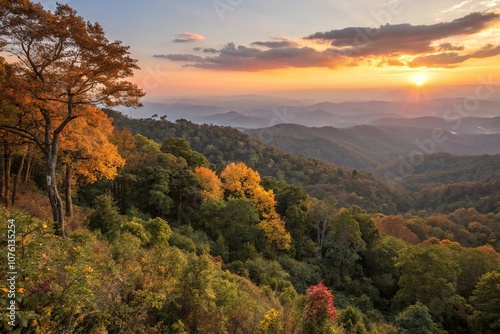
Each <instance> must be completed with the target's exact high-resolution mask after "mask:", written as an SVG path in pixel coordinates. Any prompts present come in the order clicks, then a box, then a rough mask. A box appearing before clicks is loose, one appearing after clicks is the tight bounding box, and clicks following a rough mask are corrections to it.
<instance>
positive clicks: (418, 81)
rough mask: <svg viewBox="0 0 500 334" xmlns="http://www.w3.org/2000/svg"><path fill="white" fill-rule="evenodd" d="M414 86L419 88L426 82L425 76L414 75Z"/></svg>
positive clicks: (421, 74) (420, 74)
mask: <svg viewBox="0 0 500 334" xmlns="http://www.w3.org/2000/svg"><path fill="white" fill-rule="evenodd" d="M412 80H413V82H414V83H415V85H417V86H419V87H421V86H423V85H424V84H425V83H426V82H427V76H426V75H425V74H423V73H418V74H415V75H414V76H413V78H412Z"/></svg>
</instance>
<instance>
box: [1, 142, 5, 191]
mask: <svg viewBox="0 0 500 334" xmlns="http://www.w3.org/2000/svg"><path fill="white" fill-rule="evenodd" d="M4 173H5V150H4V147H3V145H0V185H1V186H0V200H2V201H3V194H4V193H5V182H4V180H5V175H4Z"/></svg>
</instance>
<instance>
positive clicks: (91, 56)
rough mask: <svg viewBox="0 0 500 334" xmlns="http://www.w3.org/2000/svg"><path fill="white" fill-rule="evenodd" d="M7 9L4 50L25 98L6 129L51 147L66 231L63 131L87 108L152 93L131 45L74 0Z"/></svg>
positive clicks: (2, 25) (50, 176)
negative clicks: (83, 13)
mask: <svg viewBox="0 0 500 334" xmlns="http://www.w3.org/2000/svg"><path fill="white" fill-rule="evenodd" d="M0 7H1V8H2V9H3V11H4V13H3V15H2V16H1V17H0V34H1V36H0V40H1V42H0V45H2V50H1V51H4V52H7V53H9V54H11V55H13V56H15V57H16V59H17V60H18V61H16V62H15V63H14V64H12V67H13V69H14V72H15V74H16V77H17V80H12V81H11V82H9V84H10V85H13V87H14V88H15V89H16V93H17V95H18V96H21V97H23V98H24V101H19V99H17V100H18V101H17V102H16V104H17V106H18V109H17V111H16V116H17V122H16V124H5V123H4V122H3V121H2V122H1V123H0V128H2V129H4V130H7V131H9V132H11V133H14V134H16V135H18V136H20V137H22V138H25V139H28V140H30V141H33V142H34V143H35V144H36V145H37V146H38V147H39V148H40V149H41V151H42V152H43V153H44V156H45V165H46V169H47V170H46V171H47V188H48V196H49V199H50V204H51V207H52V215H53V219H54V220H55V221H56V222H57V223H58V234H60V235H62V236H64V235H65V224H64V215H63V204H62V200H61V196H60V195H59V190H58V187H57V180H56V168H57V163H58V158H59V155H60V144H61V143H60V141H61V134H62V132H63V131H64V129H65V128H66V127H67V126H68V124H69V123H70V122H72V121H73V120H75V119H77V118H78V117H85V116H83V110H84V108H83V106H86V105H89V104H90V105H108V106H116V105H120V104H122V105H125V106H139V105H140V104H139V102H138V100H139V98H140V97H142V96H143V95H144V93H143V92H142V90H141V89H139V88H138V87H137V86H136V85H135V84H132V83H131V82H129V81H128V80H127V78H129V77H131V76H132V75H133V71H134V70H135V69H138V67H137V65H136V60H135V59H133V58H131V57H130V53H129V51H128V47H126V46H123V45H122V44H121V42H119V41H115V42H110V41H109V40H108V39H107V38H106V36H105V33H104V31H103V29H102V28H101V26H100V25H99V24H97V23H95V24H92V23H90V22H85V20H84V19H83V18H82V17H80V16H78V15H77V13H76V11H74V10H73V9H72V8H71V7H69V6H68V5H60V4H59V5H58V6H57V8H56V10H55V11H54V12H48V11H46V10H44V8H43V7H42V5H40V4H34V3H32V2H31V1H27V0H17V1H6V0H1V6H0ZM1 111H2V113H3V112H4V110H3V109H2V110H1Z"/></svg>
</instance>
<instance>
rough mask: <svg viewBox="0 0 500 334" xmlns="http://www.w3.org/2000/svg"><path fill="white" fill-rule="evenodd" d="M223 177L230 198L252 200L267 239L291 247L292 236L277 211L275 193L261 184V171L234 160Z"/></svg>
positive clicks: (284, 247) (279, 246)
mask: <svg viewBox="0 0 500 334" xmlns="http://www.w3.org/2000/svg"><path fill="white" fill-rule="evenodd" d="M221 178H222V180H223V187H224V189H225V191H226V193H227V195H228V196H229V197H230V198H232V197H236V198H238V197H242V198H248V199H250V200H251V201H252V203H253V205H254V206H255V208H256V209H257V212H258V213H259V216H260V222H259V224H258V226H259V228H260V229H261V230H262V231H264V233H265V236H266V239H267V241H268V242H269V243H270V244H273V245H274V246H276V248H277V249H281V250H288V249H290V244H291V236H290V233H288V232H287V231H286V229H285V222H284V221H283V220H282V219H281V217H280V216H279V215H278V213H277V212H276V201H275V199H274V193H273V191H272V190H266V189H264V187H263V186H262V185H261V184H260V182H261V178H260V175H259V173H258V172H256V171H254V170H253V169H251V168H249V167H248V166H246V165H245V164H244V163H242V162H240V163H238V164H236V163H234V162H233V163H231V164H229V165H227V166H226V168H225V169H224V170H223V171H222V173H221Z"/></svg>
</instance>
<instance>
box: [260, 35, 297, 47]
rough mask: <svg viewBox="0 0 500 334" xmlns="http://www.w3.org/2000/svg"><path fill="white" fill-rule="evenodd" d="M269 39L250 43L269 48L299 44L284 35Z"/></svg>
mask: <svg viewBox="0 0 500 334" xmlns="http://www.w3.org/2000/svg"><path fill="white" fill-rule="evenodd" d="M271 39H272V40H271V41H267V42H260V41H257V42H253V43H252V45H257V46H264V47H266V48H270V49H276V48H286V47H294V46H298V45H299V43H297V42H295V41H292V40H291V39H289V38H286V37H273V38H271Z"/></svg>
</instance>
